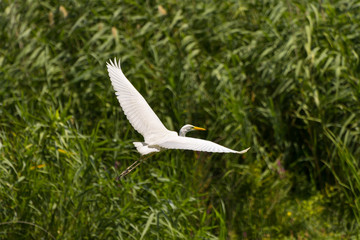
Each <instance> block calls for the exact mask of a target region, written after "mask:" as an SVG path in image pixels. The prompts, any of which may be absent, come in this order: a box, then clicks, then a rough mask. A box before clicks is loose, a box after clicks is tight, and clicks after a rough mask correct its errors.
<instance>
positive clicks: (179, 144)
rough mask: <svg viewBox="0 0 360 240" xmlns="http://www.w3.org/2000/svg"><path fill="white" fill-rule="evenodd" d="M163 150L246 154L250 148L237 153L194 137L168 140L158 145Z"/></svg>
mask: <svg viewBox="0 0 360 240" xmlns="http://www.w3.org/2000/svg"><path fill="white" fill-rule="evenodd" d="M158 145H159V146H160V147H162V148H167V149H184V150H193V151H202V152H218V153H238V154H243V153H246V152H247V151H248V150H249V149H250V148H247V149H245V150H242V151H235V150H232V149H230V148H227V147H224V146H221V145H219V144H217V143H214V142H210V141H207V140H203V139H198V138H192V137H180V136H178V137H175V136H174V137H171V138H168V139H166V140H165V141H164V142H163V143H160V144H158Z"/></svg>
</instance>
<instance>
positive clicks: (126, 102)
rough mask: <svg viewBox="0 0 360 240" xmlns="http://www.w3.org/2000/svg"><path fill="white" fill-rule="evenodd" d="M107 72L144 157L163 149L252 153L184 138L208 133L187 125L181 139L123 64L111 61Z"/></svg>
mask: <svg viewBox="0 0 360 240" xmlns="http://www.w3.org/2000/svg"><path fill="white" fill-rule="evenodd" d="M107 69H108V72H109V76H110V80H111V83H112V85H113V87H114V90H115V94H116V96H117V99H118V100H119V103H120V106H121V108H122V109H123V111H124V113H125V115H126V117H127V119H128V120H129V122H130V123H131V125H132V126H133V127H134V128H135V130H136V131H138V132H139V133H140V134H141V135H143V136H144V142H134V145H135V147H136V149H137V150H138V151H139V152H140V154H141V155H146V154H149V153H152V152H159V151H160V150H162V149H185V150H194V151H204V152H219V153H238V154H242V153H245V152H247V151H248V150H249V149H250V148H247V149H245V150H242V151H235V150H232V149H230V148H226V147H223V146H221V145H219V144H216V143H213V142H210V141H207V140H203V139H197V138H191V137H185V134H186V133H187V132H189V131H193V130H205V129H203V128H199V127H195V126H192V125H188V124H187V125H185V126H184V127H182V128H181V130H180V135H181V136H179V135H178V134H177V133H176V132H174V131H170V130H168V129H167V128H166V127H165V126H164V125H163V124H162V122H161V121H160V119H159V118H158V116H157V115H156V114H155V113H154V111H153V110H152V109H151V107H150V106H149V104H148V103H147V102H146V100H145V99H144V98H143V96H141V94H140V93H139V92H138V91H137V90H136V89H135V88H134V86H133V85H132V84H131V83H130V82H129V80H128V79H127V78H126V77H125V75H124V74H123V72H122V70H121V67H120V61H119V62H116V59H114V62H113V61H111V60H110V63H107Z"/></svg>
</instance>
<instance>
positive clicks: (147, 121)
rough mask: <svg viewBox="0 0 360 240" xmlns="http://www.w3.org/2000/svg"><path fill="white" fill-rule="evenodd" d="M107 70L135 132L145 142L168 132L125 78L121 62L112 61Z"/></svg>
mask: <svg viewBox="0 0 360 240" xmlns="http://www.w3.org/2000/svg"><path fill="white" fill-rule="evenodd" d="M107 69H108V72H109V77H110V80H111V83H112V86H113V87H114V90H115V94H116V96H117V99H118V100H119V103H120V106H121V108H122V109H123V111H124V113H125V115H126V117H127V119H128V120H129V122H130V123H131V125H132V126H133V127H134V128H135V130H136V131H138V132H139V133H140V134H141V135H143V136H144V138H145V141H146V139H149V138H151V136H152V135H156V134H163V133H165V132H168V131H169V130H167V128H166V127H165V126H164V125H163V124H162V122H161V121H160V119H159V118H158V116H156V114H155V113H154V111H153V110H152V109H151V107H150V106H149V104H148V103H147V102H146V100H145V99H144V98H143V96H141V94H140V93H139V92H138V91H137V90H136V89H135V87H134V86H133V85H132V84H131V83H130V81H129V80H128V79H127V78H126V77H125V75H124V73H123V72H122V70H121V67H120V61H119V62H118V63H117V62H116V59H114V62H112V61H111V60H110V63H109V62H108V63H107Z"/></svg>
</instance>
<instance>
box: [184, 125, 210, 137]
mask: <svg viewBox="0 0 360 240" xmlns="http://www.w3.org/2000/svg"><path fill="white" fill-rule="evenodd" d="M195 130H200V131H205V130H206V129H205V128H201V127H195V126H193V125H190V124H186V125H185V126H183V127H182V128H181V129H180V132H179V136H180V137H185V134H186V133H188V132H191V131H195Z"/></svg>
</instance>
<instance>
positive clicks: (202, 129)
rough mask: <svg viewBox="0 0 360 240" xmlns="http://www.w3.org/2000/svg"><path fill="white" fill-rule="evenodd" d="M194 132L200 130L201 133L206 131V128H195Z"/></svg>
mask: <svg viewBox="0 0 360 240" xmlns="http://www.w3.org/2000/svg"><path fill="white" fill-rule="evenodd" d="M193 129H194V130H200V131H206V129H205V128H201V127H193Z"/></svg>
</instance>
